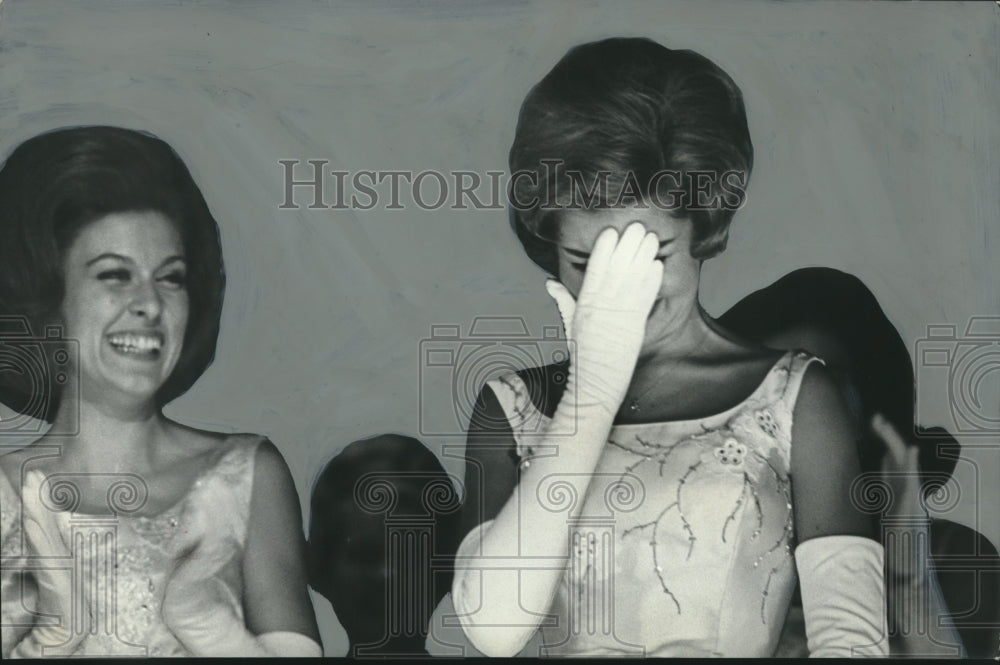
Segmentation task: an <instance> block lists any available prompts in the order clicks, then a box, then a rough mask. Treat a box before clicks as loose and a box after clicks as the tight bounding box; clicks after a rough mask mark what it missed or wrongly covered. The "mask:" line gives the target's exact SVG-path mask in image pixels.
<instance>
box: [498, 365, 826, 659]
mask: <svg viewBox="0 0 1000 665" xmlns="http://www.w3.org/2000/svg"><path fill="white" fill-rule="evenodd" d="M813 360H816V358H815V357H813V356H809V355H808V354H804V353H798V352H789V353H786V354H785V355H783V356H782V357H781V358H780V359H779V360H778V362H777V363H776V364H775V365H774V366H773V367H772V369H771V370H770V372H769V373H768V375H767V376H766V377H765V379H764V380H763V382H762V383H761V384H760V385H759V386H758V387H757V389H756V390H754V392H753V393H752V394H751V395H750V396H749V397H748V398H746V399H745V400H743V401H742V402H741V403H740V404H738V405H736V406H734V407H732V408H730V409H727V410H726V411H724V412H722V413H719V414H716V415H714V416H710V417H707V418H701V419H697V420H685V421H670V422H659V423H649V424H626V425H616V426H614V427H613V428H612V430H611V432H610V435H609V438H608V442H607V444H606V446H605V448H604V451H603V453H602V456H601V459H600V461H599V463H598V466H597V469H596V471H595V473H594V476H593V479H592V480H591V482H590V485H589V486H588V489H587V493H586V496H585V497H583V502H584V503H583V508H582V510H581V513H580V516H579V518H578V519H576V520H574V521H573V522H572V523H571V524H570V525H569V534H568V535H569V538H570V560H569V567H568V569H567V571H566V574H565V575H564V576H563V580H562V583H561V584H560V586H559V588H558V590H557V592H556V597H555V599H554V601H553V605H552V608H551V610H550V611H551V612H552V614H553V615H554V616H555V617H556V621H555V624H556V625H552V626H546V625H543V628H542V633H543V642H544V647H543V650H542V654H543V655H574V654H580V655H582V654H589V655H622V656H712V655H715V656H737V655H738V656H756V657H767V656H771V655H772V654H773V653H774V649H775V647H776V646H777V641H778V637H779V634H780V632H781V627H782V625H783V622H784V618H785V614H786V612H787V608H788V604H789V600H790V598H791V595H792V592H793V590H794V587H795V582H796V577H795V566H794V561H793V559H792V555H791V552H792V548H793V542H792V539H793V537H794V533H793V515H792V499H791V480H790V474H789V470H790V455H791V440H790V433H791V425H792V410H793V408H794V405H795V399H796V395H797V393H798V388H799V385H800V382H801V379H802V375H803V374H804V372H805V369H806V368H807V367H808V365H809V363H810V362H812V361H813ZM489 385H490V387H491V388H492V390H493V392H494V393H495V394H496V396H497V399H498V401H499V402H500V404H501V406H502V407H503V409H504V412H505V414H506V415H507V417H508V420H509V424H510V425H511V428H512V430H513V433H514V438H515V441H516V444H517V453H518V456H519V457H520V459H521V464H522V465H524V464H530V460H531V459H532V457H533V456H536V455H544V454H546V451H544V450H542V449H541V448H540V446H536V445H535V444H536V443H538V442H540V441H541V437H542V434H541V433H542V432H544V431H545V426H546V424H547V422H548V418H547V417H546V416H545V415H543V414H541V413H540V412H539V411H538V409H537V408H536V407H535V406H534V404H533V403H532V402H531V399H530V397H529V395H530V391H529V390H528V388H527V386H526V385H525V384H524V382H523V381H522V380H521V379H520V378H519V377H518V376H517V375H514V374H511V375H506V376H504V377H502V378H501V379H499V380H496V381H492V382H490V384H489ZM561 489H562V490H564V489H565V487H563V488H560V485H559V479H558V477H552V478H550V479H546V480H545V481H543V484H542V486H541V487H540V488H539V490H538V496H539V499H540V500H541V501H542V502H543V503H546V502H548V503H551V505H550V506H549V508H550V509H552V510H568V507H569V502H571V501H573V500H576V497H566V496H564V495H563V494H561V493H560V492H561Z"/></svg>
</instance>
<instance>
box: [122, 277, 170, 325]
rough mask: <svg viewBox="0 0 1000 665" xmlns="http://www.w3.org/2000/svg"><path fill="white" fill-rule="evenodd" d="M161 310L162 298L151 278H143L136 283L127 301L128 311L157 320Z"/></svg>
mask: <svg viewBox="0 0 1000 665" xmlns="http://www.w3.org/2000/svg"><path fill="white" fill-rule="evenodd" d="M162 310H163V299H162V298H161V297H160V292H159V291H158V290H157V289H156V285H155V283H154V282H153V281H152V280H144V281H143V282H141V283H139V284H138V285H136V288H135V292H134V293H133V295H132V301H131V302H130V303H129V311H130V312H132V314H135V315H136V316H142V317H144V318H147V319H151V320H154V321H155V320H157V319H159V318H160V312H161V311H162Z"/></svg>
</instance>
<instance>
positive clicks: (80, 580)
mask: <svg viewBox="0 0 1000 665" xmlns="http://www.w3.org/2000/svg"><path fill="white" fill-rule="evenodd" d="M262 440H263V439H262V438H261V437H259V436H256V435H237V436H233V437H230V438H229V439H228V440H227V443H226V445H229V446H231V448H230V449H229V450H228V451H226V452H225V453H224V454H223V455H221V456H220V458H219V460H218V461H217V462H216V463H215V464H214V465H212V466H210V467H207V468H206V469H204V470H203V471H202V473H201V474H200V475H199V477H198V478H197V479H196V481H195V482H194V483H193V484H192V486H191V489H190V490H189V491H188V492H187V493H186V494H185V495H184V496H183V497H182V498H181V499H180V500H179V501H178V502H177V503H175V504H174V505H173V506H171V507H170V508H168V509H166V510H164V511H163V512H161V513H159V514H158V515H155V516H139V517H136V516H132V515H129V514H128V513H129V511H130V510H131V511H133V512H136V510H137V508H138V507H140V506H139V503H140V502H139V495H138V494H137V493H136V492H135V491H134V488H135V487H136V484H135V483H132V484H131V488H133V489H130V485H129V483H128V482H125V483H124V484H119V485H117V490H115V489H113V487H114V486H115V483H114V480H113V479H109V492H108V503H109V508H110V509H111V511H112V512H111V513H110V514H109V515H102V516H97V515H88V514H82V513H76V512H73V511H72V510H71V509H72V501H73V494H72V477H71V476H70V474H63V475H64V476H65V477H60V476H58V475H57V476H55V477H50V478H49V479H48V481H47V482H48V483H50V486H49V490H50V491H51V495H52V497H53V498H54V499H55V500H56V501H57V502H58V501H63V500H65V501H68V502H69V503H70V505H67V506H65V507H66V508H68V509H70V525H71V529H72V542H73V543H74V544H75V546H74V551H73V553H72V554H70V555H69V556H67V557H66V558H65V560H57V561H52V560H48V561H40V560H38V559H37V558H33V557H32V556H31V554H32V553H31V552H30V551H29V550H28V546H27V544H26V543H25V540H24V537H23V530H22V529H21V500H20V486H21V482H22V479H21V478H16V479H9V478H7V477H6V476H5V475H4V473H2V472H0V554H2V557H3V558H2V568H0V610H2V625H3V634H2V645H3V655H4V656H5V657H6V656H7V655H8V654H9V653H10V651H11V650H12V649H13V648H14V647H15V646H16V645H17V643H18V642H19V641H20V640H21V639H22V637H23V636H24V635H25V634H27V632H28V631H29V630H30V628H31V626H32V625H33V624H34V622H35V621H45V620H46V619H45V618H44V617H37V616H36V615H35V612H34V610H35V607H36V601H37V590H36V587H35V583H34V579H33V573H32V572H31V571H32V568H33V567H34V566H38V565H45V566H54V567H61V568H64V569H68V570H71V571H72V580H73V581H72V582H71V583H73V584H76V585H80V584H90V585H91V591H90V597H91V598H96V599H97V600H96V607H97V608H98V611H99V617H100V620H99V622H98V629H97V630H96V632H91V634H88V635H87V636H86V637H84V638H83V640H82V641H81V642H80V644H79V645H78V647H77V648H76V650H75V651H74V652H73V653H72V654H65V655H74V656H106V655H122V656H126V655H131V656H190V655H192V654H190V653H189V652H188V651H187V650H186V649H185V648H184V646H183V645H182V644H181V643H180V642H179V641H178V640H177V638H176V637H175V636H174V635H173V633H172V632H171V631H170V629H169V628H168V627H167V625H166V624H165V623H164V621H163V618H162V615H161V608H162V603H163V598H164V591H165V584H166V581H167V578H168V576H169V575H170V573H171V572H172V571H173V570H174V568H175V566H176V565H177V564H178V562H179V561H180V559H181V557H182V556H183V555H185V554H186V553H188V552H189V551H190V549H191V548H192V546H193V545H194V544H196V543H200V542H204V541H207V542H208V543H209V544H210V546H211V549H212V552H213V556H217V557H219V560H220V561H224V562H225V563H224V564H223V565H222V566H221V567H220V568H219V569H218V571H217V572H216V577H217V578H218V580H219V581H220V582H222V585H221V588H222V589H224V590H225V593H224V595H223V599H224V600H223V602H226V603H228V604H230V605H231V609H232V610H233V611H234V612H235V613H236V614H237V616H239V617H240V618H242V616H243V591H242V589H243V584H242V574H241V564H242V560H243V551H244V546H245V543H246V534H247V523H248V517H249V513H250V496H251V490H252V486H253V474H254V459H255V453H256V451H257V447H258V445H259V444H260V442H261V441H262ZM123 480H125V481H127V480H128V479H127V478H125V479H123ZM60 482H62V483H64V484H63V485H62V487H63V491H62V492H61V493H60V489H59V483H60ZM15 484H16V485H15ZM140 493H141V492H140ZM95 592H96V593H95Z"/></svg>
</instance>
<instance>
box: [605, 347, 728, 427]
mask: <svg viewBox="0 0 1000 665" xmlns="http://www.w3.org/2000/svg"><path fill="white" fill-rule="evenodd" d="M708 336H709V330H708V329H706V330H705V333H704V334H703V335H702V338H701V340H700V341H699V342H698V344H697V345H695V347H694V348H692V349H691V351H690V352H689V353H688V354H687V355H686V356H685V357H691V356H693V355H695V353H697V352H698V351H700V350H701V348H702V347H703V346H705V342H706V341H708ZM654 358H656V356H655V355H654V356H653V357H652V358H650V361H652V360H653V359H654ZM650 361H647V362H650ZM669 371H670V370H669V368H668V369H666V370H660V372H658V373H657V376H656V379H655V380H654V381H653V383H652V384H651V385H650V386H649V387H648V388H646V389H645V390H643V391H642V392H641V393H639V394H638V395H633V396H632V397H631V399H628V400H627V401H625V402H623V403H622V408H621V409H620V410H619V411H618V412H619V413H620V414H622V415H629V416H634V415H636V414H637V413H639V412H640V411H642V406H641V405H642V403H643V401H644V400H645V399H646V398H647V397H648V396H649V395H650V393H652V392H653V389H655V388H657V387H658V386H659V385H660V381H661V380H662V379H663V378H664V377H665V376H666V375H667V374H668V373H669Z"/></svg>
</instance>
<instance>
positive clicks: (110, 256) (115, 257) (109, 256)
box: [86, 252, 186, 268]
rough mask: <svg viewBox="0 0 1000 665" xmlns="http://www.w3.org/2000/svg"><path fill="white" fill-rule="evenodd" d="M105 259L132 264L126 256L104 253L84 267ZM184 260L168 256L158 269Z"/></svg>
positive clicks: (177, 256)
mask: <svg viewBox="0 0 1000 665" xmlns="http://www.w3.org/2000/svg"><path fill="white" fill-rule="evenodd" d="M105 259H112V260H115V261H124V262H126V263H130V262H132V259H130V258H129V257H127V256H123V255H121V254H115V253H114V252H104V253H103V254H100V255H98V256H95V257H94V258H92V259H91V260H89V261H87V263H86V265H87V266H88V267H89V266H92V265H94V264H95V263H97V262H98V261H104V260H105ZM185 260H186V259H185V258H184V256H183V255H182V254H173V255H171V256H168V257H167V258H165V259H163V261H161V262H160V267H161V268H162V267H163V266H165V265H168V264H170V263H173V262H175V261H182V262H183V261H185Z"/></svg>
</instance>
